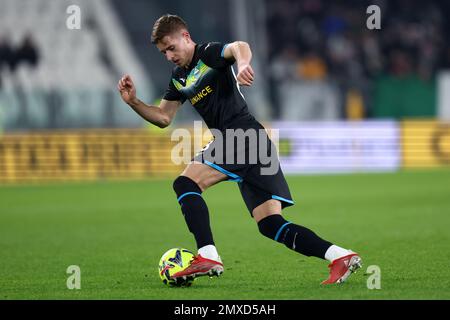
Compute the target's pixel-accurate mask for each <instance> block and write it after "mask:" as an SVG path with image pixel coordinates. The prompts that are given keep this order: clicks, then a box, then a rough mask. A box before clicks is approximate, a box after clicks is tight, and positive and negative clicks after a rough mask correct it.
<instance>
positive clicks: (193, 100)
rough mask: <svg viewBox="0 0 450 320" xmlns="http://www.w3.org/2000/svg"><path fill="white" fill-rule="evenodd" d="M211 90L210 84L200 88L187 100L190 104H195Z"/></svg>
mask: <svg viewBox="0 0 450 320" xmlns="http://www.w3.org/2000/svg"><path fill="white" fill-rule="evenodd" d="M211 92H213V89H212V88H211V87H210V86H206V87H204V88H203V89H202V90H200V91H199V92H198V93H197V94H196V95H195V96H194V97H192V98H191V99H190V100H189V101H190V102H191V104H192V105H195V104H196V103H197V102H199V101H200V100H202V99H203V98H204V97H206V96H207V95H208V94H210V93H211Z"/></svg>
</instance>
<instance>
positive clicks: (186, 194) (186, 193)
mask: <svg viewBox="0 0 450 320" xmlns="http://www.w3.org/2000/svg"><path fill="white" fill-rule="evenodd" d="M190 194H195V195H197V196H200V197H201V196H202V195H201V194H200V193H198V192H185V193H183V194H182V195H181V196H179V197H178V199H177V201H178V202H180V201H181V199H183V198H184V197H185V196H188V195H190Z"/></svg>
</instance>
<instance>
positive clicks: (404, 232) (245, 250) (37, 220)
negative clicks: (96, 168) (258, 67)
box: [0, 170, 450, 300]
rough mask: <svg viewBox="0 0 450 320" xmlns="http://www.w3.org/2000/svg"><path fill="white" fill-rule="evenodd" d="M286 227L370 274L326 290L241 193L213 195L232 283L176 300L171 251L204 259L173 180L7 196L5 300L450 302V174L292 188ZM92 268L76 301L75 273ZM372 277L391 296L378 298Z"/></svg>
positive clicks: (201, 287)
mask: <svg viewBox="0 0 450 320" xmlns="http://www.w3.org/2000/svg"><path fill="white" fill-rule="evenodd" d="M288 183H289V185H290V188H291V192H292V195H293V197H294V200H295V202H296V205H295V206H293V207H290V208H288V209H286V210H284V216H285V217H286V219H288V220H291V221H293V222H296V223H298V224H302V225H305V226H307V227H309V228H311V229H312V230H314V231H315V232H317V233H318V234H319V235H321V236H322V237H324V238H325V239H328V240H329V241H332V242H335V243H336V244H338V245H341V246H344V247H348V248H351V249H353V250H355V251H357V252H359V253H360V254H361V256H362V258H363V263H364V265H363V269H362V270H360V271H359V272H358V273H356V274H355V275H353V276H351V277H350V278H349V280H348V282H346V283H345V284H343V285H340V286H327V287H323V286H321V285H320V282H321V281H322V280H324V279H325V278H326V277H327V275H328V269H327V262H326V261H323V260H319V259H317V258H307V257H304V256H301V255H299V254H297V253H295V252H293V251H291V250H289V249H287V248H286V247H284V246H283V245H281V244H278V243H275V242H273V241H271V240H269V239H267V238H264V237H263V236H261V235H260V234H259V232H258V229H257V226H256V224H255V223H254V221H253V220H252V219H251V218H250V217H249V214H248V212H247V210H246V208H245V205H244V203H243V201H242V199H241V197H240V194H239V191H238V188H237V186H236V185H235V183H232V182H225V183H221V184H219V185H217V186H215V187H213V188H211V189H210V190H208V191H206V192H205V194H204V198H205V199H206V201H207V203H208V205H209V209H210V214H211V223H212V228H213V232H214V235H215V241H216V245H217V247H218V249H219V252H220V254H221V256H222V259H223V261H224V264H225V273H224V274H223V276H222V277H221V278H213V279H210V278H208V277H203V278H199V279H196V281H195V283H194V285H193V286H192V287H190V288H169V287H166V286H164V285H163V284H162V283H161V282H160V279H159V277H158V274H157V266H158V261H159V258H160V256H161V255H162V254H163V253H164V252H165V251H166V250H167V249H169V248H172V247H178V246H182V247H186V248H188V249H191V250H194V249H195V243H194V240H193V237H192V236H191V234H190V233H189V231H188V230H187V227H186V225H185V223H184V219H183V217H182V215H181V212H180V210H179V206H178V203H177V202H176V197H175V194H174V193H173V191H172V181H171V180H150V181H132V182H130V181H127V182H119V181H115V182H98V183H72V184H49V185H34V186H2V187H0V299H258V300H259V299H449V298H450V290H449V288H450V231H449V230H450V170H431V171H402V172H398V173H392V174H353V175H329V176H296V177H294V176H291V177H288ZM70 265H78V266H79V267H80V268H81V289H80V290H69V289H67V287H66V280H67V278H68V277H69V276H70V275H69V274H67V273H66V269H67V267H68V266H70ZM369 265H377V266H379V267H380V269H381V289H380V290H369V289H368V288H367V286H366V283H367V279H368V275H365V271H366V270H367V267H368V266H369Z"/></svg>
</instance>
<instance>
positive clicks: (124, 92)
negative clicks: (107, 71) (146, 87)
mask: <svg viewBox="0 0 450 320" xmlns="http://www.w3.org/2000/svg"><path fill="white" fill-rule="evenodd" d="M117 89H118V90H119V92H120V95H121V97H122V99H123V101H125V102H126V103H127V104H131V103H133V102H135V101H136V100H137V98H136V87H135V86H134V83H133V80H131V77H130V75H128V74H126V75H124V76H123V77H122V78H121V79H120V80H119V83H118V84H117Z"/></svg>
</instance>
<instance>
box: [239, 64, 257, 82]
mask: <svg viewBox="0 0 450 320" xmlns="http://www.w3.org/2000/svg"><path fill="white" fill-rule="evenodd" d="M254 77H255V72H254V71H253V69H252V67H251V66H250V65H249V64H245V65H242V66H239V67H238V74H237V76H236V78H237V81H238V83H239V85H241V86H251V85H252V84H253V79H254Z"/></svg>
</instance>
